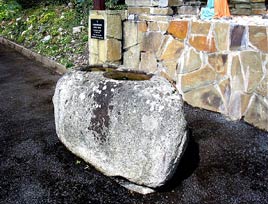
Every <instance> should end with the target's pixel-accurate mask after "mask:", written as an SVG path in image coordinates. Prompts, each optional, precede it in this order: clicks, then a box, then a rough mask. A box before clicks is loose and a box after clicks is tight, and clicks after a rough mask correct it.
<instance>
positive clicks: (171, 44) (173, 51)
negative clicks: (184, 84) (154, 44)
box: [160, 38, 184, 60]
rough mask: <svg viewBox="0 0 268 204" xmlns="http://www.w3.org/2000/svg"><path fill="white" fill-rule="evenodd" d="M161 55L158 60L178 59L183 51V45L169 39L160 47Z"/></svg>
mask: <svg viewBox="0 0 268 204" xmlns="http://www.w3.org/2000/svg"><path fill="white" fill-rule="evenodd" d="M161 47H162V48H163V49H162V51H161V52H162V54H161V56H160V60H174V59H178V58H179V57H180V55H181V53H182V51H183V48H184V43H182V42H180V41H178V40H175V39H173V38H171V39H170V40H168V41H167V42H166V44H165V45H163V46H161Z"/></svg>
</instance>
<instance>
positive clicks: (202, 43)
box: [189, 36, 217, 52]
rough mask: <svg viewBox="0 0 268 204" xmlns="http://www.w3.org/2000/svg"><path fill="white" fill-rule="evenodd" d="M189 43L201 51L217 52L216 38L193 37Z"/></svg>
mask: <svg viewBox="0 0 268 204" xmlns="http://www.w3.org/2000/svg"><path fill="white" fill-rule="evenodd" d="M189 43H190V45H191V46H193V47H194V48H196V49H197V50H199V51H205V52H216V51H217V49H216V45H215V40H214V37H208V36H191V38H190V40H189Z"/></svg>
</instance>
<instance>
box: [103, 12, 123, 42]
mask: <svg viewBox="0 0 268 204" xmlns="http://www.w3.org/2000/svg"><path fill="white" fill-rule="evenodd" d="M106 23H107V31H106V35H107V37H110V38H116V39H119V40H121V39H122V32H123V30H122V20H121V16H120V15H119V14H118V15H108V16H107V22H106Z"/></svg>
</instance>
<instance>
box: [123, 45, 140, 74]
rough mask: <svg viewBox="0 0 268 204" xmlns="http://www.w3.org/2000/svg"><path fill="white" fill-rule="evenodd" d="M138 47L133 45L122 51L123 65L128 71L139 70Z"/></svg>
mask: <svg viewBox="0 0 268 204" xmlns="http://www.w3.org/2000/svg"><path fill="white" fill-rule="evenodd" d="M139 63H140V45H135V46H133V47H130V48H128V49H127V50H125V51H124V62H123V65H124V66H125V67H127V68H129V69H139Z"/></svg>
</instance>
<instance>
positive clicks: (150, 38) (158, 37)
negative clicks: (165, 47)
mask: <svg viewBox="0 0 268 204" xmlns="http://www.w3.org/2000/svg"><path fill="white" fill-rule="evenodd" d="M162 39H163V35H162V34H161V33H159V32H148V33H145V34H144V36H143V40H142V44H141V45H142V48H141V51H151V52H154V53H156V52H157V51H158V50H159V47H160V45H161V42H162Z"/></svg>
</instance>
